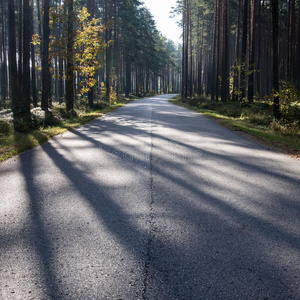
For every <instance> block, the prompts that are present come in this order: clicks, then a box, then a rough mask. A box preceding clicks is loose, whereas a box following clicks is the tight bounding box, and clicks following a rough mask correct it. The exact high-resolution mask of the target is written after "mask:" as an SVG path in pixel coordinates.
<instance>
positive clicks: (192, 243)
mask: <svg viewBox="0 0 300 300" xmlns="http://www.w3.org/2000/svg"><path fill="white" fill-rule="evenodd" d="M171 96H172V95H165V96H159V97H152V98H147V99H142V100H137V101H134V102H132V103H130V104H129V105H127V106H125V107H122V108H120V109H118V110H116V111H114V112H112V113H109V114H108V115H106V116H104V117H102V118H99V119H97V120H95V121H93V122H91V123H89V124H87V125H86V126H83V127H80V128H79V129H76V130H73V131H72V132H67V133H64V134H63V135H61V136H58V137H55V138H53V139H51V140H50V141H49V142H47V143H45V144H43V145H42V146H40V147H38V148H36V149H34V150H32V151H28V152H26V153H24V154H22V155H19V156H16V157H14V158H12V159H10V160H8V161H6V162H4V163H2V164H1V165H0V299H1V300H6V299H8V300H11V299H22V300H26V299H79V300H86V299H116V300H120V299H124V300H134V299H141V300H146V299H149V300H152V299H161V300H168V299H193V300H195V299H300V163H299V161H297V160H294V159H291V158H289V157H286V156H284V155H282V154H279V153H276V152H273V151H271V150H268V149H267V148H265V147H263V146H261V145H259V144H256V143H254V142H253V141H250V140H248V139H246V138H244V137H243V136H241V135H239V134H238V133H235V132H232V131H230V130H228V129H226V128H223V127H222V126H220V125H218V124H215V123H214V122H212V121H210V120H209V119H207V118H205V117H203V116H201V115H199V114H196V113H194V112H191V111H189V110H186V109H184V108H181V107H177V106H174V105H172V104H170V103H168V101H167V100H168V99H169V98H171Z"/></svg>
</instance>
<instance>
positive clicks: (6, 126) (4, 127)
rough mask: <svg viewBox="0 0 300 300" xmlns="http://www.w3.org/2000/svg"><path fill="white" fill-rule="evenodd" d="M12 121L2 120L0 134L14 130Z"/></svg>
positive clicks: (0, 121)
mask: <svg viewBox="0 0 300 300" xmlns="http://www.w3.org/2000/svg"><path fill="white" fill-rule="evenodd" d="M12 129H13V127H12V123H11V122H9V121H7V120H0V134H9V133H10V132H11V131H12Z"/></svg>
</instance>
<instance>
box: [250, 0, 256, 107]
mask: <svg viewBox="0 0 300 300" xmlns="http://www.w3.org/2000/svg"><path fill="white" fill-rule="evenodd" d="M256 7H257V0H253V4H252V22H251V25H252V28H251V45H250V48H251V49H250V61H249V79H248V100H249V101H250V102H252V101H253V95H254V72H255V61H254V57H255V41H256V31H255V29H256Z"/></svg>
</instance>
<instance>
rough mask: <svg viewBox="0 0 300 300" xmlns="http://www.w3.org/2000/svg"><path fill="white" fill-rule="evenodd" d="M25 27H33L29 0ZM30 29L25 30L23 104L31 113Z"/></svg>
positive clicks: (26, 7) (25, 14) (26, 111)
mask: <svg viewBox="0 0 300 300" xmlns="http://www.w3.org/2000/svg"><path fill="white" fill-rule="evenodd" d="M23 1H24V5H23V12H24V15H23V22H24V23H23V27H24V28H25V27H26V26H28V28H29V29H30V28H31V17H30V15H31V14H30V6H29V0H23ZM30 43H31V40H30V30H24V31H23V80H22V82H23V88H22V106H21V111H22V112H23V113H26V114H27V113H30V102H31V101H30Z"/></svg>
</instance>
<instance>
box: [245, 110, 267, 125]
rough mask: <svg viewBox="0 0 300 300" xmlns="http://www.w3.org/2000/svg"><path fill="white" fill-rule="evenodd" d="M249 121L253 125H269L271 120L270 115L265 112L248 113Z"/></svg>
mask: <svg viewBox="0 0 300 300" xmlns="http://www.w3.org/2000/svg"><path fill="white" fill-rule="evenodd" d="M249 122H250V123H252V124H255V125H263V126H269V125H270V123H271V122H272V117H270V116H267V115H265V114H264V115H263V114H255V113H250V115H249Z"/></svg>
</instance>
